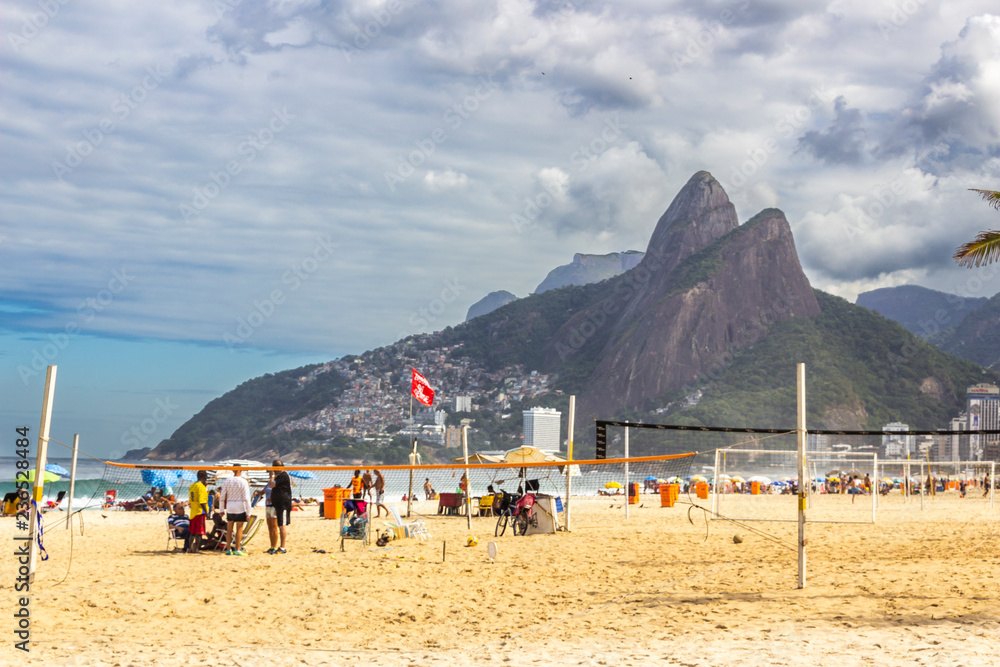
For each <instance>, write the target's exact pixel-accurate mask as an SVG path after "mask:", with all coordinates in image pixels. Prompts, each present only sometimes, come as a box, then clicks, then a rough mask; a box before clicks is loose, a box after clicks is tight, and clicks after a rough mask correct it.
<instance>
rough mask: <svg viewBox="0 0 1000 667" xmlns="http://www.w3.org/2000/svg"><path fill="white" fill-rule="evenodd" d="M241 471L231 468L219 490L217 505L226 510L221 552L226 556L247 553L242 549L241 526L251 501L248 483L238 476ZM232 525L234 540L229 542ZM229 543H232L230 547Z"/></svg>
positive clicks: (245, 520)
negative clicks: (234, 530)
mask: <svg viewBox="0 0 1000 667" xmlns="http://www.w3.org/2000/svg"><path fill="white" fill-rule="evenodd" d="M236 465H238V464H236ZM242 472H243V471H242V470H240V469H239V468H236V470H233V476H232V477H230V478H229V479H227V480H226V481H225V482H223V483H222V489H221V491H220V492H219V507H223V508H225V510H226V550H225V551H224V552H223V553H224V554H225V555H227V556H246V555H247V552H246V551H243V527H244V526H245V525H246V522H247V517H248V516H249V514H250V502H251V501H250V485H249V484H247V481H246V480H245V479H243V477H241V476H240V475H241V473H242ZM234 526H235V528H236V541H235V542H230V540H231V539H232V536H233V527H234ZM230 544H232V545H233V546H232V547H231V548H230Z"/></svg>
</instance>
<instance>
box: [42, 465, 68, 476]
mask: <svg viewBox="0 0 1000 667" xmlns="http://www.w3.org/2000/svg"><path fill="white" fill-rule="evenodd" d="M45 469H46V470H48V471H49V472H54V473H55V474H57V475H60V476H61V477H69V470H66V468H63V467H62V466H61V465H59V464H58V463H46V464H45Z"/></svg>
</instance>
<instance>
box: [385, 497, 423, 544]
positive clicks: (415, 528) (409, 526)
mask: <svg viewBox="0 0 1000 667" xmlns="http://www.w3.org/2000/svg"><path fill="white" fill-rule="evenodd" d="M388 509H389V513H390V514H392V518H393V521H394V523H391V522H388V521H386V522H384V523H385V525H386V527H388V528H391V529H392V530H393V532H394V533H395V534H396V536H397V537H399V536H400V533H402V536H403V537H415V538H417V539H418V540H426V539H427V538H428V537H430V531H428V530H427V525H426V524H425V523H424V520H423V519H417V520H416V521H404V520H403V517H402V516H400V514H399V510H398V509H396V506H395V505H389V506H388Z"/></svg>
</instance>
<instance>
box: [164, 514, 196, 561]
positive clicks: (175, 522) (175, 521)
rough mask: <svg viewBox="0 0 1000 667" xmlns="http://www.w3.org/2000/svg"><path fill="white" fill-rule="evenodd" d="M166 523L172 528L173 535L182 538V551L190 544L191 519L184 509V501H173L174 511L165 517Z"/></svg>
mask: <svg viewBox="0 0 1000 667" xmlns="http://www.w3.org/2000/svg"><path fill="white" fill-rule="evenodd" d="M167 524H168V525H169V526H170V527H171V528H173V529H174V535H175V536H176V537H177V538H178V539H183V540H184V551H187V550H188V547H189V546H190V545H191V531H190V527H191V520H190V519H188V516H187V513H186V512H185V511H184V503H174V513H173V514H171V515H170V516H168V517H167Z"/></svg>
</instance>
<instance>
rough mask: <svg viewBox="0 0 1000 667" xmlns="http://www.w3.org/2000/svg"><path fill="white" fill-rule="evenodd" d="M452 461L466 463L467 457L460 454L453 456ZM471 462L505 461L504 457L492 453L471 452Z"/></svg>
mask: <svg viewBox="0 0 1000 667" xmlns="http://www.w3.org/2000/svg"><path fill="white" fill-rule="evenodd" d="M452 461H453V462H454V463H465V457H464V456H459V457H456V458H453V459H452ZM469 463H503V459H502V458H501V457H499V456H493V455H492V454H480V453H479V452H476V453H475V454H469Z"/></svg>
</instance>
